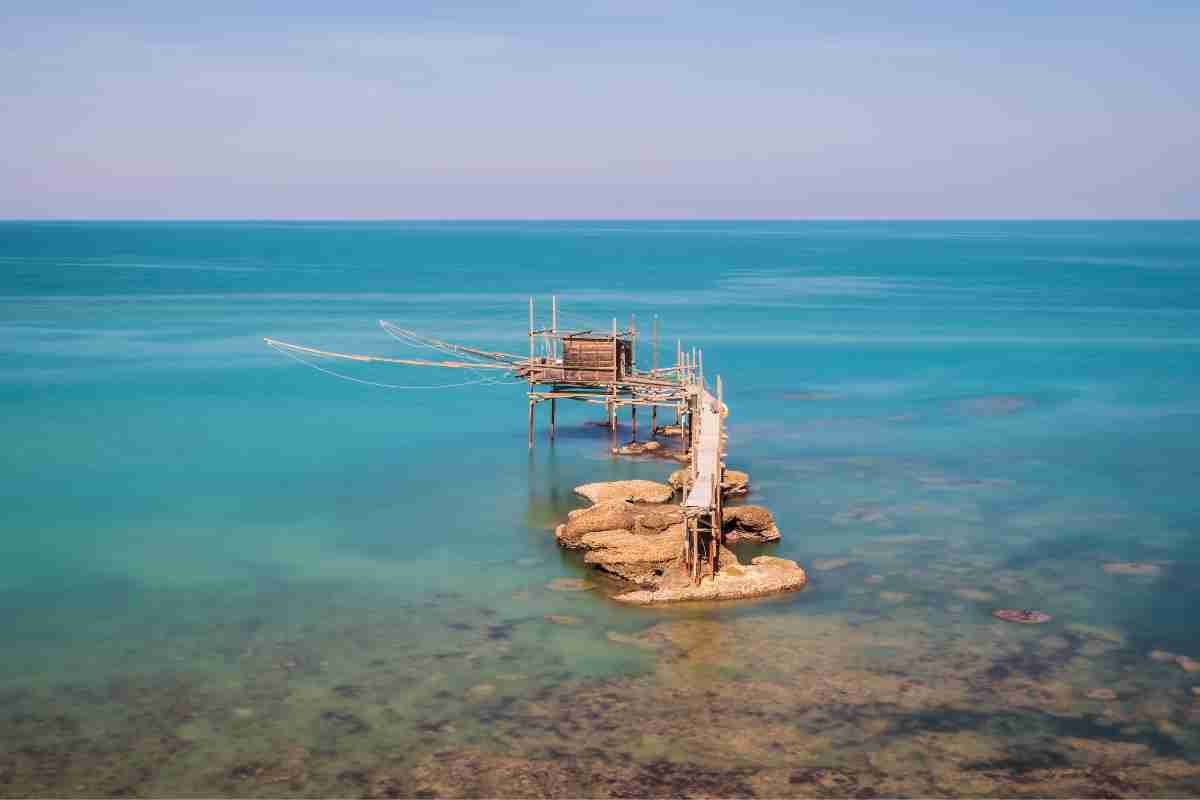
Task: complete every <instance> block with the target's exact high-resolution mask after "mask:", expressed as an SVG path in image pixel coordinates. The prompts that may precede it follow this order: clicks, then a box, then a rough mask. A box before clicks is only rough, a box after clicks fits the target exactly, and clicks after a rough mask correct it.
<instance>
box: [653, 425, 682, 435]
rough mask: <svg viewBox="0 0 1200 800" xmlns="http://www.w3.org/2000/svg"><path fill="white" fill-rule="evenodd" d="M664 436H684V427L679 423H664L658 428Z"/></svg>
mask: <svg viewBox="0 0 1200 800" xmlns="http://www.w3.org/2000/svg"><path fill="white" fill-rule="evenodd" d="M658 432H659V433H661V434H662V435H663V436H682V435H683V428H682V426H679V425H663V426H662V427H660V428H659V429H658Z"/></svg>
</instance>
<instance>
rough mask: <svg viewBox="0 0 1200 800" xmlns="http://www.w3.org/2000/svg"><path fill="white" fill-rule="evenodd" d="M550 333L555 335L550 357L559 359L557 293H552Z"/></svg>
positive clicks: (555, 359)
mask: <svg viewBox="0 0 1200 800" xmlns="http://www.w3.org/2000/svg"><path fill="white" fill-rule="evenodd" d="M550 333H551V335H553V337H554V339H553V341H552V342H551V346H552V347H553V348H554V349H553V350H552V351H551V353H550V357H551V358H552V359H553V360H554V361H557V360H558V297H556V296H555V295H550ZM551 416H553V414H551Z"/></svg>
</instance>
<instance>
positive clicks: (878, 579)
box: [863, 575, 885, 584]
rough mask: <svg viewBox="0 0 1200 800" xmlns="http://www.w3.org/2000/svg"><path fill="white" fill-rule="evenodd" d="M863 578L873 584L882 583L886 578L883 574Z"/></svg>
mask: <svg viewBox="0 0 1200 800" xmlns="http://www.w3.org/2000/svg"><path fill="white" fill-rule="evenodd" d="M863 580H864V581H866V582H867V583H871V584H880V583H883V582H884V580H885V578H884V577H883V576H882V575H868V576H867V577H865V578H863Z"/></svg>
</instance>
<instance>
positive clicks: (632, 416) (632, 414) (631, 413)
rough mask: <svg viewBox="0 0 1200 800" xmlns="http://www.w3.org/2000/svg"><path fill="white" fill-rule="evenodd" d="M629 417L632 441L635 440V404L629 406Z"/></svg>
mask: <svg viewBox="0 0 1200 800" xmlns="http://www.w3.org/2000/svg"><path fill="white" fill-rule="evenodd" d="M629 417H630V420H631V425H632V434H633V441H635V442H636V441H637V404H636V403H634V404H633V405H631V406H629Z"/></svg>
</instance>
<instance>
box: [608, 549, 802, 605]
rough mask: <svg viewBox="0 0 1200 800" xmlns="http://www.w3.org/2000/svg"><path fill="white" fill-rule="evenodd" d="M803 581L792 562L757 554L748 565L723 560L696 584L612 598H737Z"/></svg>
mask: <svg viewBox="0 0 1200 800" xmlns="http://www.w3.org/2000/svg"><path fill="white" fill-rule="evenodd" d="M685 577H686V576H685ZM806 583H808V576H807V575H806V574H805V573H804V570H803V569H802V568H801V567H800V565H799V564H797V563H796V562H795V561H789V560H787V559H786V558H773V557H771V556H758V557H757V558H755V559H754V560H753V561H751V562H750V563H749V564H739V563H737V561H736V559H734V561H733V562H732V563H727V564H726V565H725V566H724V567H723V568H721V569H719V570H718V571H717V574H716V575H715V576H714V575H709V576H705V577H704V578H702V579H701V580H700V583H698V584H693V583H691V582H690V581H686V580H684V581H670V582H667V583H665V584H664V585H660V586H658V587H655V588H652V589H649V588H642V589H637V590H636V591H632V592H625V593H624V594H619V595H617V596H616V599H617V600H619V601H620V602H622V603H629V604H631V605H654V604H657V603H680V602H689V601H702V600H710V601H711V600H741V599H745V598H750V597H763V596H765V595H770V594H778V593H780V592H794V591H796V590H798V589H801V588H803V587H804V585H805V584H806Z"/></svg>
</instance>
